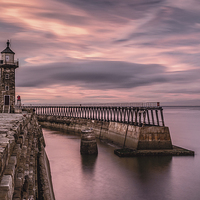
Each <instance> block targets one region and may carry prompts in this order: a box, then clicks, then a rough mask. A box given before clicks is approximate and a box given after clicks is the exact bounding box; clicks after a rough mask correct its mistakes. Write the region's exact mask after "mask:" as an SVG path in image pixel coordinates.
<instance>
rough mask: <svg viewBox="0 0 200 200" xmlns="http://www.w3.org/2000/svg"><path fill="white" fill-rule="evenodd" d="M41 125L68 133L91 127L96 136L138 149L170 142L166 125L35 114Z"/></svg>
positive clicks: (157, 146)
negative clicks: (144, 124) (141, 124)
mask: <svg viewBox="0 0 200 200" xmlns="http://www.w3.org/2000/svg"><path fill="white" fill-rule="evenodd" d="M37 118H38V121H39V122H40V124H41V125H42V126H45V127H50V128H58V129H62V130H66V131H69V132H70V133H76V134H77V133H81V130H84V129H88V128H93V130H94V133H95V134H96V137H98V138H101V139H108V140H109V141H112V142H114V143H117V144H119V145H124V142H125V147H128V148H134V149H138V150H145V149H171V148H172V142H171V137H170V132H169V128H168V127H166V126H141V127H140V126H134V125H130V124H125V123H119V122H105V121H99V120H91V119H82V118H73V117H63V116H52V115H49V116H48V115H37Z"/></svg>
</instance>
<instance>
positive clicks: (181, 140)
mask: <svg viewBox="0 0 200 200" xmlns="http://www.w3.org/2000/svg"><path fill="white" fill-rule="evenodd" d="M163 111H164V120H165V125H166V126H168V127H169V130H170V134H171V139H172V143H173V145H176V146H179V147H183V148H186V149H190V150H193V151H195V156H145V157H131V158H120V157H118V156H116V155H115V154H114V149H116V148H117V147H116V146H115V145H113V144H109V143H105V142H102V141H100V140H97V142H98V156H81V154H80V136H77V135H74V134H73V133H66V132H63V131H55V130H50V129H46V128H43V133H44V137H45V142H46V152H47V155H48V158H49V161H50V167H51V175H52V181H53V187H54V193H55V197H56V200H199V199H200V107H163Z"/></svg>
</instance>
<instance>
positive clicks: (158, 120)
mask: <svg viewBox="0 0 200 200" xmlns="http://www.w3.org/2000/svg"><path fill="white" fill-rule="evenodd" d="M156 119H157V124H158V126H159V118H158V110H157V109H156Z"/></svg>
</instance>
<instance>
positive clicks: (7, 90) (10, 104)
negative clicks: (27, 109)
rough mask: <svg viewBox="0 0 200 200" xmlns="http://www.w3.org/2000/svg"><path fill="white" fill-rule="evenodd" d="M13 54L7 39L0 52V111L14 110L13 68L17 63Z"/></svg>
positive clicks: (10, 111) (16, 66) (12, 111)
mask: <svg viewBox="0 0 200 200" xmlns="http://www.w3.org/2000/svg"><path fill="white" fill-rule="evenodd" d="M14 56H15V53H14V52H13V51H12V50H11V49H10V42H9V40H8V41H7V47H6V48H5V49H4V50H3V51H2V52H1V60H0V72H1V73H0V81H1V82H0V112H3V113H14V111H15V69H16V68H18V66H19V65H18V61H15V60H14Z"/></svg>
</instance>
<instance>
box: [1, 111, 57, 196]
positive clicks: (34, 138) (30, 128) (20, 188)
mask: <svg viewBox="0 0 200 200" xmlns="http://www.w3.org/2000/svg"><path fill="white" fill-rule="evenodd" d="M0 199H1V200H11V199H12V200H22V199H23V200H28V199H30V200H36V199H37V200H40V199H41V200H54V199H55V198H54V193H53V187H52V182H51V174H50V166H49V161H48V158H47V156H46V152H45V142H44V137H43V133H42V129H41V127H40V125H39V124H38V121H37V118H36V116H35V115H34V114H29V113H27V114H24V115H22V114H0Z"/></svg>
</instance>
